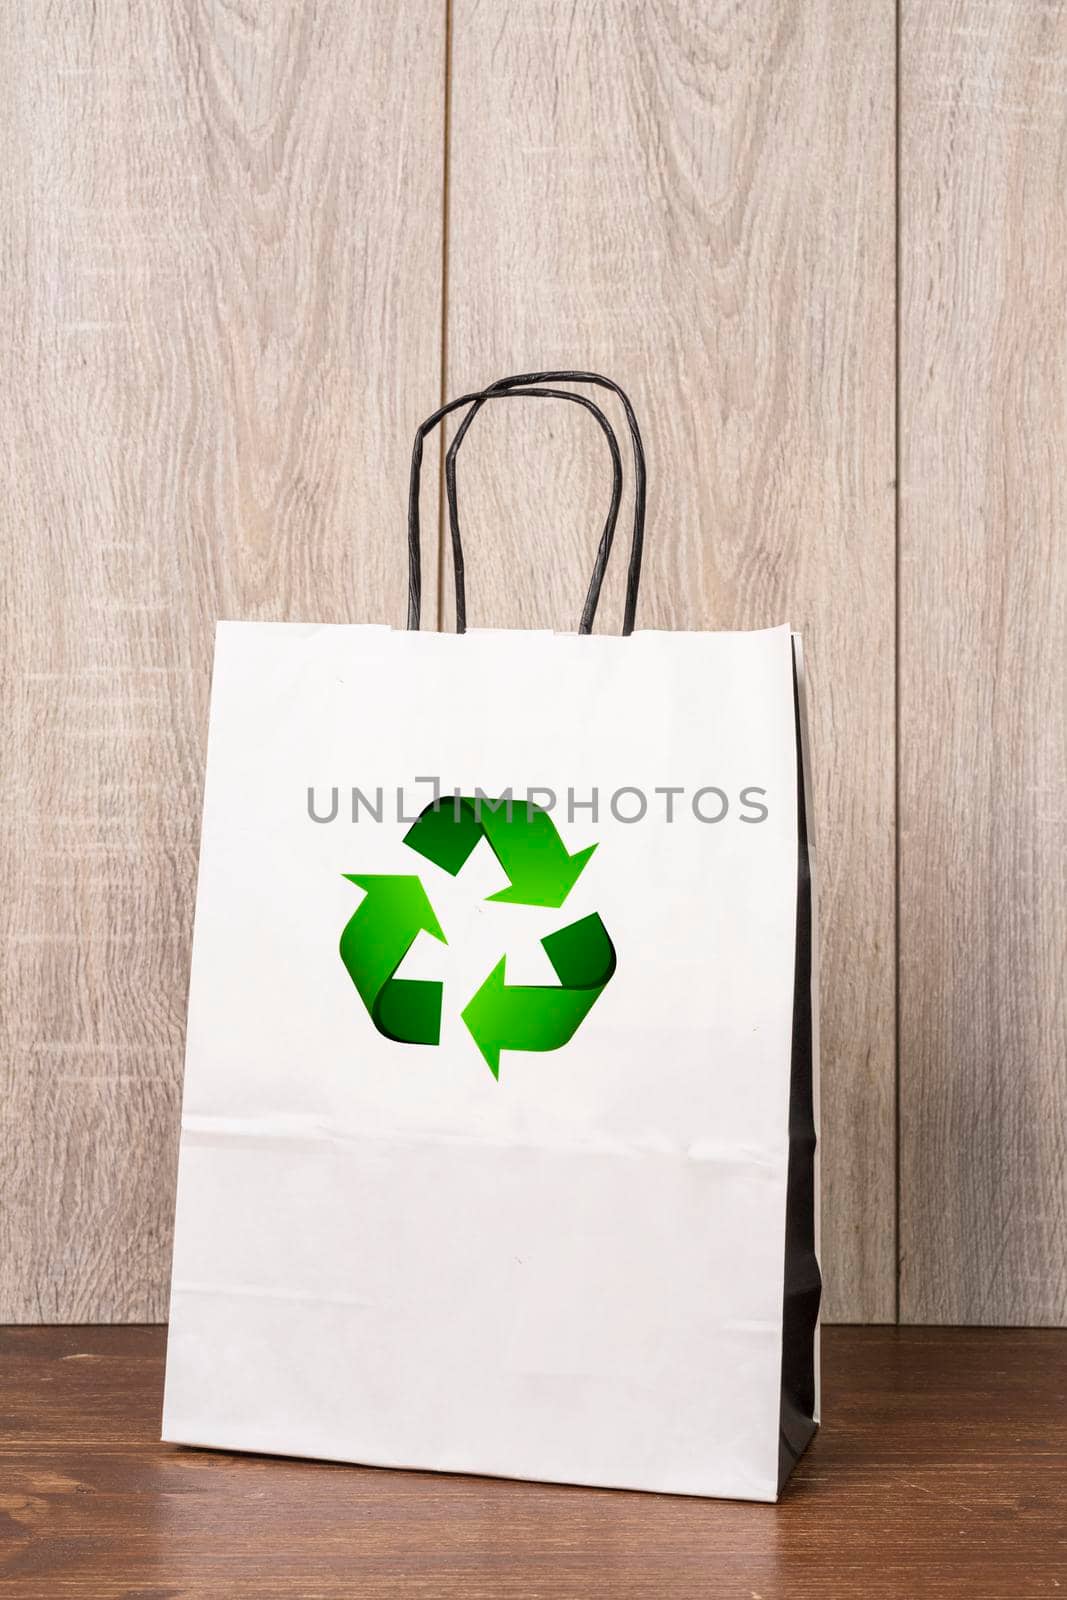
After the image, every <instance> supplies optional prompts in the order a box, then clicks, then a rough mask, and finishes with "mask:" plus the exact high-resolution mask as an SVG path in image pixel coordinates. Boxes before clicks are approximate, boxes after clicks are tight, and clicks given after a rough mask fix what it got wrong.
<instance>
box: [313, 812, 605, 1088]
mask: <svg viewBox="0 0 1067 1600" xmlns="http://www.w3.org/2000/svg"><path fill="white" fill-rule="evenodd" d="M483 838H484V839H485V840H486V841H487V842H488V844H489V845H490V847H491V849H492V851H493V853H494V855H495V856H496V858H497V860H498V861H499V863H500V865H501V867H502V868H503V869H504V871H505V872H506V873H507V875H508V880H509V881H508V886H507V888H506V889H501V890H500V891H499V892H498V893H497V894H491V895H489V897H488V898H489V900H491V901H502V902H504V903H508V904H512V905H526V906H550V907H552V908H554V909H558V908H559V907H560V906H562V905H563V903H564V901H565V900H566V898H567V896H568V895H569V894H570V892H571V890H572V889H573V887H574V885H575V884H576V883H577V881H578V879H579V877H580V876H581V873H582V871H583V869H584V867H585V864H586V862H587V861H588V860H589V857H590V856H591V855H592V854H593V851H594V850H595V849H596V845H590V846H589V848H588V849H587V850H579V851H578V852H577V853H576V854H574V855H569V854H568V852H567V849H566V846H565V845H564V843H563V840H562V839H561V838H560V836H559V834H558V832H557V831H556V827H555V824H554V823H553V821H552V819H551V817H549V816H548V815H547V813H546V812H544V811H542V810H540V809H539V808H538V807H536V806H533V805H530V804H529V803H528V802H526V801H520V800H511V799H510V798H508V799H506V800H489V799H485V798H483V797H482V796H481V795H479V797H478V799H477V801H475V800H468V799H465V798H460V797H458V796H457V798H456V799H455V800H446V801H436V802H433V803H431V804H430V805H428V806H427V807H426V809H425V811H423V812H422V814H421V815H420V816H419V818H418V820H417V821H416V822H415V823H414V824H413V825H412V827H410V828H409V829H408V831H407V833H406V834H405V835H404V843H405V844H406V845H408V846H409V847H410V849H412V850H415V851H417V852H418V854H419V855H421V856H423V857H425V859H426V860H427V861H432V862H433V863H434V864H435V865H436V866H438V867H442V868H443V869H444V871H445V872H447V873H449V874H450V875H451V876H452V877H455V876H456V874H457V873H458V872H459V871H460V869H461V868H462V867H463V865H464V863H465V862H466V860H467V858H468V857H469V856H470V854H471V852H472V851H473V850H474V849H475V847H476V846H477V844H478V843H479V841H480V840H481V839H483ZM343 876H344V877H346V878H347V879H348V881H349V882H350V883H354V884H356V885H357V887H358V888H360V889H363V890H365V891H366V892H365V895H364V898H363V900H362V901H361V902H360V904H359V906H358V907H357V908H356V911H355V913H354V914H353V915H352V916H351V917H350V918H349V920H348V922H347V923H346V925H345V929H344V932H343V933H342V934H341V960H342V961H343V962H344V964H345V967H346V969H347V971H348V975H349V977H350V978H351V979H352V982H353V983H354V984H355V986H356V988H357V990H358V991H359V995H360V998H361V1000H362V1001H363V1004H364V1005H365V1006H366V1008H367V1010H368V1012H369V1013H370V1016H371V1020H372V1022H373V1023H374V1026H375V1027H376V1028H377V1030H378V1032H379V1033H381V1034H384V1035H385V1037H386V1038H387V1039H394V1040H396V1041H397V1042H398V1043H402V1044H423V1045H435V1044H437V1043H439V1041H440V1037H441V1003H442V999H443V995H444V985H443V984H440V983H431V982H427V981H425V980H422V979H418V980H415V979H409V978H398V977H397V976H396V974H397V971H398V969H399V967H400V965H401V963H402V962H403V960H404V957H405V956H406V955H407V953H408V951H409V950H410V949H411V946H412V945H413V944H414V942H415V940H416V939H417V937H418V935H419V934H420V933H421V932H426V933H428V934H430V935H431V936H432V937H433V938H434V939H439V940H440V941H441V943H442V944H446V943H447V942H448V941H447V940H446V939H445V935H444V931H443V930H442V928H441V924H440V923H439V922H438V920H437V916H436V913H435V912H434V909H433V906H432V905H431V904H430V900H429V896H428V895H427V893H426V890H425V889H424V888H423V886H422V882H421V880H420V879H419V878H417V877H415V876H408V875H406V874H389V875H382V874H375V873H355V872H346V873H344V874H343ZM541 945H542V947H543V949H544V951H545V954H546V955H547V956H548V959H549V961H550V962H551V964H552V968H553V971H554V972H555V974H556V977H557V978H558V979H559V983H558V985H556V984H538V985H531V984H509V983H508V982H507V981H506V974H505V963H506V960H507V958H506V957H505V956H502V957H501V959H500V960H499V961H498V962H497V964H496V966H495V967H494V968H493V970H492V972H490V974H489V976H488V977H487V978H486V980H485V982H484V983H483V984H482V985H481V987H480V988H479V989H478V990H477V992H476V993H475V994H474V995H473V996H472V998H471V1000H470V1001H469V1002H468V1004H467V1005H466V1006H465V1007H464V1009H463V1012H462V1013H461V1015H462V1017H463V1021H464V1022H465V1023H466V1025H467V1028H468V1030H469V1031H470V1033H471V1035H472V1037H473V1039H474V1042H475V1044H476V1045H477V1046H478V1049H479V1050H480V1051H481V1053H482V1055H483V1056H484V1057H485V1060H486V1061H487V1063H488V1065H489V1070H490V1072H492V1074H493V1077H494V1078H497V1079H499V1077H500V1052H501V1051H502V1050H558V1049H559V1048H560V1046H561V1045H564V1044H566V1043H567V1041H568V1040H569V1039H571V1038H573V1037H574V1034H575V1033H576V1032H577V1031H578V1028H579V1027H580V1026H581V1024H582V1022H583V1021H584V1019H585V1017H586V1016H587V1015H588V1014H589V1012H590V1011H591V1010H592V1008H593V1006H594V1005H595V1004H596V1001H597V998H598V996H599V995H600V994H602V993H603V991H604V989H605V988H606V987H607V985H608V983H609V982H610V980H611V977H612V975H613V973H614V971H615V947H614V945H613V944H612V942H611V939H610V938H609V936H608V931H607V929H606V928H605V926H604V924H603V922H601V920H600V918H599V916H597V914H596V912H593V913H592V915H591V916H588V917H582V918H581V919H580V920H579V921H578V922H572V923H570V924H568V926H567V927H565V928H560V929H559V930H558V931H557V932H555V933H550V934H548V935H547V937H546V938H544V939H542V940H541Z"/></svg>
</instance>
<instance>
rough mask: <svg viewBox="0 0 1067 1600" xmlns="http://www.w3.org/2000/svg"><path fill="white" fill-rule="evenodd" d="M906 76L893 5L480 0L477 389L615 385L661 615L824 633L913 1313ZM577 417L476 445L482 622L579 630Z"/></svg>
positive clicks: (607, 607)
mask: <svg viewBox="0 0 1067 1600" xmlns="http://www.w3.org/2000/svg"><path fill="white" fill-rule="evenodd" d="M893 77H894V21H893V14H892V7H890V6H886V5H884V4H881V3H875V0H869V3H868V0H864V3H861V4H856V3H855V0H814V3H812V4H808V5H804V6H797V5H795V4H793V3H792V0H760V3H757V4H754V5H746V6H735V5H726V4H721V5H720V4H714V5H702V6H686V5H681V4H675V3H671V0H655V3H649V4H641V5H637V4H630V3H627V0H608V3H606V4H605V3H602V0H525V3H524V4H522V5H521V6H519V5H515V6H501V5H496V4H493V3H487V0H454V6H453V36H452V77H451V161H450V190H449V247H448V290H447V294H448V330H447V331H448V342H447V362H446V371H447V387H448V389H449V390H450V392H454V393H459V392H461V391H462V390H463V389H464V388H467V387H470V386H472V385H477V384H479V383H481V382H485V381H490V380H492V379H494V378H496V377H499V376H502V375H504V374H505V373H509V372H521V371H524V370H529V369H533V368H538V367H553V366H561V367H582V368H591V369H593V370H599V371H601V372H604V373H606V374H608V375H609V376H611V377H614V378H616V379H617V380H618V381H620V382H621V383H623V384H624V386H625V387H627V388H628V389H629V391H630V393H631V395H632V397H633V399H634V402H635V405H636V408H637V410H638V413H639V415H640V417H641V418H642V421H643V424H644V427H645V432H646V438H647V446H648V454H649V468H650V488H649V525H648V542H647V559H646V566H645V577H644V583H643V588H642V599H641V604H640V607H639V613H638V626H645V627H662V628H667V627H672V628H739V627H761V626H768V625H772V624H776V623H780V622H783V621H789V622H791V623H792V624H793V625H794V626H796V627H798V628H799V629H801V630H802V632H803V634H804V642H805V648H806V652H807V655H808V659H809V663H810V669H811V679H812V685H813V709H814V726H813V745H814V749H813V756H814V776H815V801H816V831H817V837H818V842H819V845H820V848H821V850H822V868H823V873H824V875H823V878H822V882H821V892H820V903H821V921H822V934H823V971H824V980H823V1018H824V1021H823V1098H822V1138H823V1173H824V1189H823V1228H824V1231H823V1256H824V1268H825V1275H826V1299H825V1314H826V1315H827V1316H828V1317H829V1318H830V1319H831V1320H834V1319H848V1320H857V1321H869V1320H879V1319H891V1318H892V1317H893V1315H894V1309H895V1271H896V1263H895V1238H894V1178H895V1168H894V1087H895V1066H894V1049H895V1041H894V1010H895V1002H894V971H893V928H894V921H893V918H894V901H893V860H894V814H893V813H894V801H893V784H894V771H893V763H894V747H893V746H894V727H893V718H894V486H893V475H894V460H893V407H894V388H893V337H894V311H893V272H894V232H893V227H894V224H893V206H892V195H893V181H894V177H893V172H894V169H893V161H894V142H893V141H894V106H893V94H892V85H893ZM576 413H577V408H575V407H563V406H559V405H558V404H556V403H553V402H549V401H543V400H539V401H534V402H529V403H527V404H525V405H524V404H523V403H522V402H519V401H508V402H507V403H506V404H499V405H496V406H490V407H488V408H487V409H486V411H485V412H484V413H483V414H482V416H480V417H479V418H478V421H477V423H476V424H475V425H474V427H473V428H472V430H471V434H470V438H469V440H468V441H467V442H465V444H464V447H463V454H462V455H461V456H460V457H459V492H460V500H461V512H462V518H463V525H464V527H465V528H466V529H467V573H468V617H469V620H470V622H471V624H472V625H474V626H477V625H479V624H480V625H483V626H485V625H491V626H508V625H518V626H527V627H529V626H535V625H536V626H553V627H562V628H573V627H575V626H576V622H577V616H578V612H579V610H580V607H581V601H582V597H583V595H584V592H585V585H586V582H587V580H588V575H589V570H590V567H591V563H592V555H593V550H594V547H595V543H596V539H597V537H598V533H599V527H600V522H601V520H602V517H603V514H604V510H605V507H606V504H607V499H608V494H609V488H610V478H609V473H608V466H607V458H606V453H605V452H604V449H603V445H602V441H601V440H600V438H599V436H598V435H597V433H596V429H595V428H594V427H593V425H592V423H591V422H590V420H589V418H588V417H585V416H582V415H579V414H576ZM620 427H621V418H620ZM620 527H621V524H620ZM623 565H624V559H623V557H622V555H621V554H620V553H619V551H618V550H617V551H616V570H615V572H614V574H613V577H612V578H611V579H610V580H609V583H608V585H607V586H606V588H605V597H604V601H603V604H602V611H601V617H600V619H599V622H598V626H599V627H602V628H605V629H611V628H617V627H618V626H619V618H620V616H621V572H622V567H623ZM450 582H451V578H450V575H449V574H447V573H446V576H445V583H444V592H445V595H446V597H447V595H448V592H449V585H450ZM449 605H450V602H449V601H448V600H447V598H446V600H445V613H444V614H445V615H449V614H450V612H449V610H448V607H449Z"/></svg>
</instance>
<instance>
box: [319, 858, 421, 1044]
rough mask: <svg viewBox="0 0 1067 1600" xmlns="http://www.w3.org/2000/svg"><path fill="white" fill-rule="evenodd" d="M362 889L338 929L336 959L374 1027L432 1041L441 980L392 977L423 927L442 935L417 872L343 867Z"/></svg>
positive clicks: (401, 1037)
mask: <svg viewBox="0 0 1067 1600" xmlns="http://www.w3.org/2000/svg"><path fill="white" fill-rule="evenodd" d="M342 877H344V878H347V879H348V882H349V883H354V884H355V885H356V886H357V888H360V889H365V890H366V891H367V892H366V895H365V896H364V898H363V899H362V900H361V901H360V903H359V905H358V906H357V907H356V910H355V912H354V913H353V915H352V916H351V917H350V918H349V919H348V921H347V923H346V924H345V928H344V932H343V933H342V934H341V960H342V961H343V962H344V964H345V967H346V969H347V971H348V975H349V977H350V978H351V979H352V982H353V983H354V984H355V986H356V988H357V989H358V990H359V994H360V998H361V999H362V1001H363V1004H364V1005H365V1006H366V1008H367V1010H368V1011H369V1012H370V1015H371V1020H372V1021H373V1023H374V1026H375V1027H376V1028H377V1029H378V1032H379V1033H383V1034H384V1035H385V1037H386V1038H387V1039H395V1040H397V1041H398V1042H400V1043H406V1044H437V1042H438V1040H439V1039H440V1037H441V995H442V991H443V987H444V986H443V985H442V984H440V983H424V982H422V981H421V980H412V979H408V978H395V977H394V976H393V974H394V973H395V972H396V970H397V968H398V967H399V965H400V963H401V962H402V961H403V959H404V957H405V956H406V955H407V953H408V951H409V950H410V949H411V946H412V945H413V944H414V943H415V940H416V938H417V937H418V935H419V933H420V932H421V931H423V930H425V932H426V933H429V934H432V935H433V937H434V938H435V939H440V941H441V943H442V944H447V942H448V941H447V940H446V938H445V936H444V934H443V932H442V931H441V926H440V923H439V922H438V920H437V918H436V916H435V915H434V909H433V906H432V905H431V904H430V902H429V900H428V899H427V896H426V891H425V889H424V888H423V887H422V884H421V883H420V882H419V880H418V878H409V877H404V876H400V875H397V876H393V877H387V876H382V875H379V874H373V873H372V874H367V875H364V874H359V873H354V872H345V873H342Z"/></svg>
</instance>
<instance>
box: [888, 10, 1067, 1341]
mask: <svg viewBox="0 0 1067 1600" xmlns="http://www.w3.org/2000/svg"><path fill="white" fill-rule="evenodd" d="M901 45H902V53H901V79H900V90H901V135H902V145H901V274H902V278H901V281H902V289H903V294H902V307H901V310H902V319H901V408H902V409H901V423H902V429H901V444H902V457H901V489H902V494H901V552H900V554H901V589H900V608H901V611H900V616H901V657H900V668H901V701H900V710H901V724H900V727H901V836H900V845H901V872H900V891H901V898H900V918H901V921H900V938H901V997H900V1027H901V1035H900V1037H901V1080H900V1094H901V1152H900V1153H901V1244H902V1273H901V1313H902V1316H903V1317H904V1319H905V1320H909V1321H933V1322H989V1323H1042V1322H1062V1321H1065V1320H1067V1250H1065V1241H1067V1172H1065V1158H1067V1075H1065V1071H1064V1063H1065V1060H1067V1013H1065V1010H1064V995H1065V993H1067V851H1065V849H1064V837H1065V834H1064V828H1065V817H1067V813H1065V808H1067V651H1065V647H1064V639H1065V633H1067V546H1065V539H1064V532H1065V528H1067V431H1065V430H1067V232H1065V225H1064V196H1065V191H1067V5H1064V4H1062V3H1060V0H968V3H967V4H966V5H964V4H962V3H953V4H944V5H936V6H930V5H926V4H923V3H922V0H903V10H902V37H901Z"/></svg>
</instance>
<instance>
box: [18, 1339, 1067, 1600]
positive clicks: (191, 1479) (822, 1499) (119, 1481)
mask: <svg viewBox="0 0 1067 1600" xmlns="http://www.w3.org/2000/svg"><path fill="white" fill-rule="evenodd" d="M824 1337H825V1345H824V1374H825V1389H826V1407H825V1410H826V1417H827V1422H826V1425H825V1428H824V1430H823V1433H822V1434H821V1435H820V1437H819V1438H818V1439H817V1440H816V1442H815V1444H814V1445H813V1447H812V1449H811V1450H810V1451H809V1453H808V1455H807V1457H806V1458H805V1460H804V1461H803V1462H802V1463H801V1466H800V1468H799V1469H798V1472H797V1474H796V1476H795V1477H794V1479H793V1482H792V1485H791V1486H790V1488H789V1489H788V1490H787V1493H786V1497H785V1499H784V1500H783V1502H782V1503H781V1505H779V1506H757V1505H743V1504H737V1503H732V1502H724V1501H700V1500H688V1499H684V1498H680V1497H670V1496H661V1495H641V1494H625V1493H618V1492H613V1491H598V1490H586V1489H570V1488H561V1487H557V1486H551V1485H542V1484H530V1483H513V1482H507V1481H497V1480H493V1479H488V1478H484V1479H483V1478H461V1477H449V1476H436V1475H433V1474H428V1473H406V1472H383V1471H376V1470H366V1469H363V1468H357V1467H339V1466H326V1465H320V1464H318V1463H313V1462H302V1461H286V1460H273V1459H268V1458H264V1457H255V1456H244V1457H241V1456H230V1455H218V1454H211V1453H207V1452H201V1451H192V1450H182V1449H178V1448H175V1447H174V1446H170V1445H162V1444H159V1443H158V1442H157V1439H156V1435H157V1433H158V1428H159V1413H160V1396H161V1388H162V1376H163V1347H164V1338H165V1334H164V1330H163V1329H159V1328H92V1329H86V1328H18V1329H7V1330H2V1331H0V1437H2V1441H3V1442H2V1445H0V1575H2V1579H3V1583H2V1588H3V1593H4V1594H5V1596H9V1597H11V1600H31V1597H32V1600H44V1597H45V1596H47V1597H49V1600H53V1597H54V1600H64V1597H68V1600H90V1597H91V1600H118V1597H119V1596H123V1597H138V1600H163V1597H178V1596H181V1597H201V1596H203V1597H205V1600H206V1597H207V1596H211V1597H213V1600H214V1597H216V1596H227V1597H230V1596H232V1597H237V1600H245V1597H247V1600H252V1597H255V1600H282V1597H301V1600H308V1597H311V1596H316V1597H321V1600H334V1597H336V1600H341V1597H344V1600H363V1597H366V1600H399V1597H401V1596H402V1597H404V1600H412V1597H415V1600H417V1597H427V1600H431V1597H432V1600H453V1597H454V1600H461V1597H462V1600H483V1597H484V1600H488V1597H490V1596H492V1597H503V1600H512V1597H514V1600H520V1597H521V1600H555V1597H557V1596H558V1597H563V1596H568V1597H572V1596H578V1595H580V1596H582V1597H589V1600H600V1597H603V1600H608V1597H610V1600H632V1597H640V1596H653V1595H655V1596H656V1597H663V1596H670V1597H672V1600H686V1597H689V1596H693V1597H694V1600H695V1597H696V1596H700V1597H701V1600H708V1597H711V1600H715V1597H718V1596H730V1597H734V1596H736V1597H737V1600H777V1597H782V1600H784V1597H786V1596H788V1597H790V1600H796V1597H800V1600H804V1597H807V1596H811V1597H815V1596H818V1597H819V1600H834V1597H837V1596H841V1597H844V1596H849V1597H855V1596H858V1595H862V1596H864V1597H874V1600H878V1597H879V1596H887V1597H888V1596H892V1597H893V1600H912V1597H917V1596H922V1597H923V1600H944V1597H955V1596H958V1597H961V1600H962V1597H963V1596H966V1597H967V1600H1001V1597H1004V1600H1007V1597H1009V1596H1011V1597H1012V1600H1020V1597H1021V1600H1026V1597H1029V1596H1039V1595H1041V1596H1050V1595H1054V1594H1056V1593H1057V1584H1060V1585H1063V1584H1064V1583H1065V1579H1067V1548H1065V1544H1064V1494H1063V1489H1064V1483H1065V1481H1067V1333H1064V1332H1056V1331H1049V1330H1041V1331H1028V1332H1023V1331H1001V1332H992V1331H989V1330H976V1329H969V1330H949V1329H914V1328H912V1329H909V1328H901V1329H887V1328H834V1329H830V1330H828V1331H827V1332H826V1334H825V1336H824Z"/></svg>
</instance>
